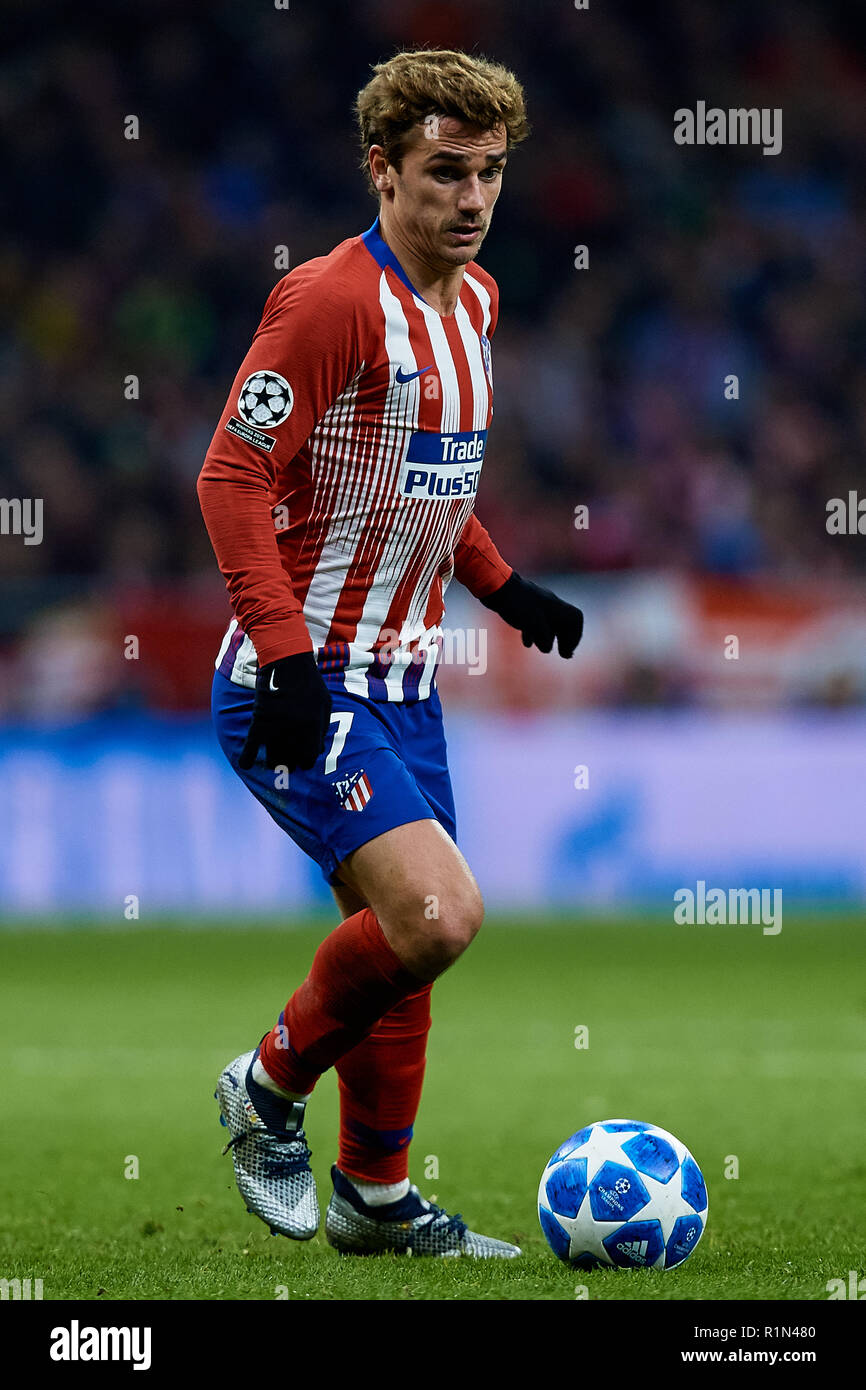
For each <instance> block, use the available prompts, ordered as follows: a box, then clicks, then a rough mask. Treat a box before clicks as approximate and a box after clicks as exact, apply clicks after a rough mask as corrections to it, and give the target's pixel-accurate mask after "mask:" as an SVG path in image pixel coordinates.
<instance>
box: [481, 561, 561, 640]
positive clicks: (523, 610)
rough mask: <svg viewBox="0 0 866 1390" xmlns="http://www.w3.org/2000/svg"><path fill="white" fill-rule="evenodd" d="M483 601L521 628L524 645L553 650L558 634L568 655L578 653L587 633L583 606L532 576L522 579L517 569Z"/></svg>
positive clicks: (512, 624)
mask: <svg viewBox="0 0 866 1390" xmlns="http://www.w3.org/2000/svg"><path fill="white" fill-rule="evenodd" d="M481 602H482V603H483V604H484V606H485V608H492V609H493V612H494V613H498V614H499V616H500V618H504V619H505V621H506V622H507V623H509V624H510V625H511V627H516V628H517V630H518V631H519V632H520V635H521V637H522V638H523V645H524V647H532V646H536V647H538V649H539V651H542V652H549V651H551V650H552V648H553V642H554V638H555V639H556V645H557V647H558V649H559V655H560V656H566V657H568V656H573V655H574V650H575V647H576V646H577V644H578V642H579V641H580V639H581V637H582V636H583V614H582V613H581V611H580V609H579V608H575V607H574V605H573V604H571V603H566V602H565V600H564V599H561V598H557V596H556V594H553V593H551V591H550V590H549V589H542V588H541V586H540V585H539V584H533V583H532V580H531V579H521V577H520V575H519V574H518V573H517V572H516V571H514V572H512V574H511V575H510V576H509V577H508V579H506V581H505V583H504V584H503V585H502V588H501V589H497V590H496V592H495V593H493V594H488V595H487V598H483V599H482V600H481Z"/></svg>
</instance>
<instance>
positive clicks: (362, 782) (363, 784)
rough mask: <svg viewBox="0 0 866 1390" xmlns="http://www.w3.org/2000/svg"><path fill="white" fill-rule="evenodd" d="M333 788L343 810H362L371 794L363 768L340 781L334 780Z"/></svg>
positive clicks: (371, 790)
mask: <svg viewBox="0 0 866 1390" xmlns="http://www.w3.org/2000/svg"><path fill="white" fill-rule="evenodd" d="M333 788H334V791H335V792H336V794H337V800H338V801H339V803H340V805H341V806H342V808H343V810H344V811H363V809H364V807H365V806H366V804H367V802H368V801H369V800H370V797H371V796H372V795H373V788H372V787H371V786H370V779H369V777H368V776H367V774H366V772H365V771H364V769H363V768H361V771H360V772H353V773H352V775H351V776H350V777H345V778H343V779H342V781H340V782H334V783H333Z"/></svg>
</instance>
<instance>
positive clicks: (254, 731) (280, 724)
mask: <svg viewBox="0 0 866 1390" xmlns="http://www.w3.org/2000/svg"><path fill="white" fill-rule="evenodd" d="M331 705H332V701H331V692H330V691H329V689H328V687H327V686H326V685H325V682H324V681H323V680H322V677H321V676H320V674H319V668H318V666H317V665H316V658H315V657H314V655H313V653H312V652H298V653H297V655H296V656H284V657H281V658H280V660H279V661H272V662H270V664H269V665H268V666H260V667H259V673H258V675H257V676H256V702H255V705H254V706H253V720H252V723H251V724H250V731H249V733H248V734H247V741H246V743H245V744H244V746H243V750H242V752H241V755H240V757H239V758H238V767H242V768H249V767H252V765H253V763H254V762H255V760H256V758H257V757H258V752H259V748H260V747H261V745H262V744H264V745H265V763H266V765H267V766H268V767H270V768H277V767H287V768H288V770H289V772H294V770H295V768H297V767H301V768H309V767H312V766H313V764H314V762H315V761H316V759H317V758H318V756H319V754H320V753H321V751H322V749H323V748H324V746H325V735H326V733H327V732H328V722H329V720H330V718H331Z"/></svg>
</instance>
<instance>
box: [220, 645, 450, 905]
mask: <svg viewBox="0 0 866 1390" xmlns="http://www.w3.org/2000/svg"><path fill="white" fill-rule="evenodd" d="M254 694H255V692H254V691H252V690H248V689H247V688H246V687H245V686H242V685H235V684H234V682H233V681H230V680H228V679H227V678H226V677H225V676H223V675H221V674H220V672H219V671H217V672H216V673H215V675H214V683H213V699H212V709H213V719H214V725H215V726H216V733H217V738H218V739H219V742H220V747H221V748H222V750H223V752H224V753H225V755H226V757H227V758H228V760H229V762H230V763H231V765H232V767H233V768H234V770H235V772H237V774H238V776H239V777H240V778H241V780H242V781H243V782H245V783H246V785H247V786H248V787H249V789H250V791H251V792H252V793H253V796H255V797H257V798H258V800H259V801H260V802H261V803H262V805H263V806H264V807H265V809H266V810H267V811H269V812H270V814H271V815H272V816H273V818H274V820H275V821H276V822H277V824H278V825H279V826H281V827H282V829H283V830H285V832H286V834H287V835H291V837H292V839H293V840H294V842H295V844H296V845H298V846H299V847H300V848H301V849H302V850H303V851H304V853H305V854H308V855H309V856H310V858H311V859H315V861H316V863H317V864H318V865H319V867H320V869H321V870H322V873H323V875H324V878H325V881H326V882H327V883H329V884H337V883H339V882H340V881H341V880H340V875H339V872H338V868H339V865H340V863H341V862H342V860H344V859H345V858H346V856H347V855H349V854H351V853H352V851H353V850H356V849H358V847H359V846H360V845H364V844H366V843H367V841H368V840H373V839H375V837H376V836H377V835H383V834H384V833H385V831H386V830H393V829H394V828H395V826H398V825H408V824H409V822H410V821H416V820H430V819H434V820H438V821H439V824H440V825H441V826H442V827H443V829H445V830H446V831H447V832H448V834H449V835H450V836H451V838H452V840H455V839H456V835H457V825H456V819H455V813H454V795H453V792H452V790H451V778H450V776H449V773H448V763H447V750H446V746H445V733H444V730H443V728H442V706H441V704H440V701H439V694H438V692H437V691H436V690H435V689H434V690H432V691H431V693H430V695H429V697H428V698H427V699H426V700H418V701H416V702H415V703H413V704H403V703H402V702H400V703H397V702H395V703H392V704H386V703H384V702H381V703H380V702H378V701H374V700H366V699H364V697H363V696H361V695H348V694H346V692H345V691H342V690H332V692H331V695H332V698H333V702H334V703H333V710H332V713H331V726H330V730H329V733H328V736H327V738H326V740H325V748H324V751H323V752H322V753H321V754H320V755H319V758H318V760H317V762H316V763H315V764H314V766H313V767H311V768H310V769H309V770H308V771H302V770H300V769H299V770H298V771H297V772H293V773H291V774H290V775H289V776H288V784H289V785H288V787H283V786H282V785H281V784H282V783H283V782H285V781H286V776H285V774H284V775H283V776H282V778H279V779H278V775H277V773H275V772H274V771H273V769H271V768H268V767H266V766H265V762H264V753H263V751H262V750H259V757H258V759H257V761H256V763H255V764H254V766H253V767H251V768H249V769H248V770H247V771H242V770H241V769H240V768H239V767H238V758H239V757H240V753H241V749H242V748H243V746H244V743H245V741H246V737H247V733H248V732H249V727H250V719H251V718H252V713H253V697H254Z"/></svg>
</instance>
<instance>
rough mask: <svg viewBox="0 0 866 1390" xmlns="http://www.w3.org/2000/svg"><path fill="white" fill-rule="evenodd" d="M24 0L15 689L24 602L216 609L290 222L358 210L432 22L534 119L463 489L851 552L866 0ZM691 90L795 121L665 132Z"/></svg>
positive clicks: (18, 92) (614, 539)
mask: <svg viewBox="0 0 866 1390" xmlns="http://www.w3.org/2000/svg"><path fill="white" fill-rule="evenodd" d="M4 9H5V15H4V26H5V31H6V33H5V47H6V58H5V63H4V68H3V72H2V77H0V111H2V119H0V145H2V155H3V169H4V185H5V188H6V194H7V209H8V211H7V218H6V221H5V225H4V229H3V233H2V244H0V297H2V302H3V306H4V314H3V328H2V337H0V353H2V373H0V495H2V496H3V497H7V498H8V497H41V498H43V499H44V509H45V513H44V515H45V520H44V539H43V541H42V543H41V544H40V545H32V546H25V545H24V544H23V543H22V541H21V539H20V538H16V537H11V536H0V594H2V597H0V711H2V710H4V709H5V710H10V709H12V710H14V708H15V703H14V695H13V693H11V692H13V691H14V689H15V688H16V686H17V684H18V680H17V678H16V672H17V670H18V666H17V663H20V662H22V661H25V662H26V661H27V660H30V661H32V662H33V663H34V664H35V666H36V668H37V669H39V661H40V659H41V660H43V661H44V660H45V658H44V657H42V658H40V655H39V653H40V650H41V649H40V636H39V634H40V632H44V631H45V630H46V629H47V630H49V631H52V632H53V634H54V636H53V639H51V640H54V641H55V642H56V641H57V640H58V633H63V632H69V633H70V634H71V637H70V639H69V640H70V641H71V642H73V643H74V642H75V641H76V640H79V639H78V638H76V633H79V635H80V633H81V631H82V629H83V633H84V635H83V636H81V637H80V640H82V641H84V643H85V648H86V643H87V631H88V614H89V615H90V629H91V638H90V640H92V642H93V643H94V644H96V645H97V646H98V644H99V643H100V642H108V643H109V644H110V643H112V642H113V641H114V636H113V635H111V636H109V635H107V634H106V629H105V621H106V620H105V611H106V608H110V607H111V604H112V602H114V600H115V598H116V597H117V596H118V595H123V594H129V593H132V594H135V595H141V593H142V592H145V591H147V592H150V593H156V594H158V595H159V596H160V602H161V603H164V604H165V606H166V611H169V610H170V609H171V600H170V599H169V598H168V597H167V596H168V595H170V594H171V593H176V594H181V593H182V594H184V595H187V598H186V599H184V602H188V601H189V598H188V596H189V595H190V594H193V595H196V596H198V597H199V598H200V600H201V603H202V604H203V605H204V608H203V610H202V611H205V610H206V611H207V614H208V619H207V620H208V622H212V623H213V624H214V628H215V630H218V628H219V626H220V623H221V622H222V618H223V616H224V613H225V605H224V603H223V600H222V598H221V597H219V594H220V587H219V586H220V584H221V581H220V580H219V577H218V575H217V574H216V570H215V565H214V561H213V557H212V553H211V550H210V546H209V542H208V539H207V536H206V533H205V531H204V527H203V525H202V522H201V518H200V514H199V511H198V504H197V499H196V495H195V489H194V483H195V478H196V475H197V473H198V470H199V468H200V466H201V461H202V458H203V456H204V453H205V450H206V448H207V445H208V443H209V440H210V437H211V434H212V432H213V429H214V426H215V423H216V420H217V419H218V417H219V415H220V413H221V410H222V407H223V404H224V401H225V397H226V394H227V390H228V387H229V385H230V383H231V381H232V378H233V376H234V373H235V371H236V369H237V366H238V364H239V362H240V359H241V357H242V356H243V354H244V352H245V351H246V348H247V346H248V343H249V340H250V338H251V336H252V334H253V332H254V330H255V328H256V325H257V323H258V320H259V316H260V312H261V307H262V305H263V303H264V300H265V298H266V296H267V294H268V292H269V290H270V288H271V286H272V284H273V283H274V281H275V280H276V279H277V278H279V275H280V274H281V273H283V272H282V271H280V270H275V268H274V248H275V247H277V246H280V245H287V246H288V248H289V256H290V262H291V264H292V265H296V264H298V263H299V262H301V261H303V260H306V259H308V258H309V257H311V256H314V255H319V254H322V253H323V252H326V251H328V250H329V249H330V248H331V247H332V246H333V245H335V244H336V243H337V242H339V241H341V240H342V239H344V238H345V237H347V236H351V235H354V234H356V233H357V232H360V231H363V230H365V229H366V228H367V227H368V226H369V225H370V223H371V222H372V221H373V218H374V216H375V213H376V207H375V203H374V202H373V200H372V199H371V198H370V196H369V195H368V194H367V192H366V191H365V187H364V183H363V180H362V177H361V175H360V173H359V171H358V167H357V166H358V160H359V151H358V149H357V141H356V134H355V129H354V123H353V117H352V111H351V106H352V102H353V99H354V96H355V93H356V92H357V90H358V89H359V88H360V87H361V86H362V85H363V84H364V83H365V81H366V80H367V79H368V76H369V65H370V64H371V63H372V62H375V61H377V60H378V59H380V58H383V57H387V56H388V55H389V54H390V53H391V52H393V51H394V50H395V49H396V48H398V47H401V46H406V45H411V44H417V43H427V44H430V45H432V46H456V47H465V48H467V49H470V50H475V51H478V52H483V53H486V54H488V55H489V56H491V57H494V58H496V59H498V60H500V61H502V62H505V63H506V64H508V65H509V66H512V67H513V68H514V69H515V71H516V72H517V73H518V75H519V76H520V78H521V80H522V81H523V83H524V86H525V89H526V94H527V101H528V108H529V115H530V119H531V122H532V125H533V131H534V133H533V135H532V136H531V137H530V139H529V141H527V143H526V144H525V145H524V146H522V147H521V148H520V149H519V150H517V151H515V153H514V155H513V157H512V159H511V160H510V162H509V166H508V170H507V174H506V178H505V181H504V189H503V194H502V197H501V199H500V202H499V204H498V206H497V209H496V212H495V214H494V221H493V227H492V230H491V232H490V234H489V236H488V239H487V241H486V243H485V246H484V248H483V252H482V255H481V257H480V260H481V263H482V264H483V265H484V266H485V268H486V269H488V270H489V271H490V272H491V273H492V274H493V275H494V276H495V277H496V278H497V280H498V282H499V286H500V294H501V309H500V324H499V328H498V330H497V332H496V335H495V338H494V342H493V363H494V377H495V384H496V411H495V421H494V425H493V430H492V433H491V440H490V447H489V449H488V455H487V464H486V467H485V475H484V479H483V482H482V488H481V492H480V494H479V500H478V514H479V516H480V518H481V520H482V521H483V522H484V524H485V525H486V526H487V527H488V529H489V530H490V531H491V534H492V535H493V537H494V539H495V540H496V542H497V544H498V545H499V547H500V549H501V550H502V552H503V553H504V555H505V556H506V558H507V559H508V560H509V561H510V562H511V563H513V564H514V565H515V567H516V568H518V569H519V570H521V571H522V572H525V573H540V572H544V571H547V572H560V573H561V572H575V573H581V572H585V571H588V570H589V571H607V570H628V569H647V570H659V569H661V570H671V569H673V570H675V571H679V572H682V571H686V572H690V573H695V574H697V575H713V576H729V577H732V578H733V579H735V580H746V581H749V580H755V581H756V582H758V581H760V582H772V583H778V582H785V581H787V580H793V581H802V580H803V579H804V578H811V577H814V578H815V579H816V580H817V581H823V580H828V579H829V580H834V579H837V578H841V579H844V578H845V577H846V576H852V577H853V578H856V577H857V575H858V574H860V575H862V573H863V569H864V556H866V547H864V544H863V541H862V539H861V540H858V538H857V537H854V536H830V535H828V533H827V530H826V526H825V519H826V506H827V502H828V500H829V499H830V498H832V497H837V496H845V495H846V494H847V492H848V490H849V489H851V488H856V487H857V486H858V484H859V486H860V487H861V491H862V492H863V493H864V495H866V483H864V470H863V468H862V463H861V461H862V458H863V454H864V449H866V293H864V290H866V199H864V190H866V177H864V174H866V168H864V166H866V61H864V43H863V37H864V36H863V30H862V28H861V29H859V30H858V27H857V25H858V17H857V14H856V10H857V7H847V8H846V7H845V6H841V5H840V6H839V7H838V9H837V7H836V6H835V5H833V4H831V3H824V4H819V3H817V0H815V3H805V0H786V3H784V4H781V3H780V4H775V3H772V2H771V0H764V3H761V4H759V5H756V4H754V3H751V0H749V2H748V3H747V2H746V0H727V3H726V4H724V5H719V4H718V3H716V2H715V0H667V3H666V4H665V5H664V6H661V7H659V6H655V5H646V4H637V3H635V4H626V3H619V4H617V3H613V4H606V5H599V6H595V5H592V6H590V8H589V9H588V10H586V11H581V10H577V9H576V8H575V7H573V6H572V5H570V4H569V3H567V0H540V3H530V0H525V2H524V0H520V3H516V4H511V5H506V4H502V3H496V2H495V0H466V3H461V2H460V0H436V3H435V4H434V3H432V2H431V0H402V3H401V4H399V5H396V4H394V3H393V0H371V3H366V4H364V5H354V6H349V5H346V6H343V5H340V4H335V3H327V0H322V3H316V4H312V3H310V4H307V3H301V0H297V3H295V0H292V3H291V5H290V7H289V8H288V9H283V8H277V7H276V6H268V5H266V4H262V5H257V6H250V5H246V4H243V3H241V0H214V3H211V4H208V5H207V6H204V5H201V6H199V5H192V4H189V5H186V6H184V5H183V4H177V3H166V2H165V0H150V3H149V4H148V5H147V6H146V7H138V6H130V7H123V8H121V7H118V6H116V5H110V4H104V3H100V2H99V0H97V3H95V4H88V6H86V7H82V8H80V9H78V10H76V11H75V13H74V17H73V16H72V12H71V11H70V10H69V9H68V7H66V6H60V5H56V6H55V5H52V3H50V0H49V3H47V4H45V5H42V6H40V7H39V8H38V10H37V11H34V9H33V7H32V6H28V5H26V4H24V3H21V0H11V3H7V5H6V6H5V7H4ZM859 22H860V23H861V24H862V20H860V21H859ZM699 100H703V101H706V102H707V104H708V105H709V106H719V107H722V108H728V107H742V106H757V107H771V108H781V109H782V112H783V148H782V152H781V153H780V154H779V155H778V156H765V155H763V154H762V153H761V150H760V148H759V147H754V146H753V147H745V148H743V147H725V146H713V147H710V146H705V147H702V148H701V147H688V146H680V145H677V144H676V143H675V142H674V139H673V127H674V111H675V110H676V109H677V108H680V107H692V108H693V107H694V106H695V103H696V102H697V101H699ZM130 116H134V117H135V118H137V136H138V138H136V139H127V138H125V136H124V132H125V129H126V130H128V129H129V128H130V124H129V121H128V118H129V117H130ZM578 246H586V248H587V254H588V266H587V267H586V268H582V269H579V268H577V267H576V265H575V249H576V247H578ZM731 377H736V378H737V383H738V385H737V388H736V389H737V394H736V396H735V398H731V395H732V390H731V386H730V384H728V388H727V391H726V380H727V381H728V383H730V378H731ZM578 506H585V507H586V508H588V520H589V524H588V526H583V527H581V528H578V527H576V526H575V524H574V521H575V508H576V507H578ZM204 595H206V596H207V597H206V598H205V597H204ZM94 596H96V598H94ZM61 604H67V605H69V604H72V605H73V607H72V608H70V609H69V610H68V612H69V620H68V623H67V626H66V628H64V623H63V621H62V620H61V619H59V618H58V617H57V615H58V613H60V614H62V613H63V611H64V610H63V608H62V607H58V605H61ZM94 605H96V607H95V606H94ZM215 606H216V607H217V608H218V609H219V611H218V612H217V611H215ZM96 608H98V609H99V610H100V617H99V620H98V622H95V623H94V621H93V614H94V612H95V611H96ZM118 621H120V620H119V619H118ZM120 625H121V626H123V623H122V622H121V624H120ZM109 626H110V624H109ZM28 652H29V653H30V655H29V656H28ZM34 652H35V654H34ZM46 664H48V665H50V662H48V663H46ZM80 664H81V663H80V662H79V666H80ZM84 665H85V667H86V666H87V663H86V661H85V662H84ZM95 665H96V663H95V661H94V662H92V663H91V671H92V669H95ZM118 679H119V680H120V682H121V684H122V680H123V679H125V677H124V676H121V677H118ZM85 684H86V681H85ZM96 684H97V687H98V686H99V682H98V681H97V682H96ZM109 685H110V682H109ZM94 698H95V701H96V705H97V706H98V704H99V696H98V694H97V695H96V697H94ZM203 698H206V692H205V695H204V697H203ZM86 703H87V702H86V701H85V705H86ZM91 703H93V701H92V700H91Z"/></svg>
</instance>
